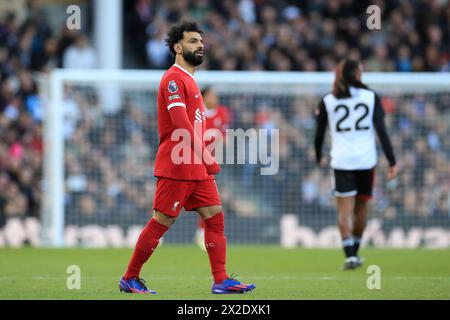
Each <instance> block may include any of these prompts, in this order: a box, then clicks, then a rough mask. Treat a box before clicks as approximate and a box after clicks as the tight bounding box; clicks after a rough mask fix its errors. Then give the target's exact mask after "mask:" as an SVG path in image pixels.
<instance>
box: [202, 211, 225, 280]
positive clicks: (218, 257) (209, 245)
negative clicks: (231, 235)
mask: <svg viewBox="0 0 450 320" xmlns="http://www.w3.org/2000/svg"><path fill="white" fill-rule="evenodd" d="M224 228H225V227H224V217H223V212H221V213H219V214H216V215H215V216H213V217H211V218H208V219H206V220H205V246H206V251H207V252H208V256H209V262H210V264H211V271H212V275H213V277H214V282H215V283H222V282H223V281H224V280H225V279H227V278H228V275H227V273H226V270H225V262H226V255H227V238H226V237H225V235H224Z"/></svg>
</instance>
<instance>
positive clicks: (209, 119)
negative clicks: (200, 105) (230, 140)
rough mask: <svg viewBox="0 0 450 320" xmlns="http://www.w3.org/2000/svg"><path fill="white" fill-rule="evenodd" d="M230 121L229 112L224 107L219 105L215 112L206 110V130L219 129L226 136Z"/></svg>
mask: <svg viewBox="0 0 450 320" xmlns="http://www.w3.org/2000/svg"><path fill="white" fill-rule="evenodd" d="M229 119H230V116H229V112H228V110H227V108H226V107H224V106H221V105H219V106H217V107H216V109H214V110H210V109H206V130H208V129H211V128H214V129H219V130H220V131H221V132H222V134H225V130H226V129H227V128H228V122H229V121H230V120H229Z"/></svg>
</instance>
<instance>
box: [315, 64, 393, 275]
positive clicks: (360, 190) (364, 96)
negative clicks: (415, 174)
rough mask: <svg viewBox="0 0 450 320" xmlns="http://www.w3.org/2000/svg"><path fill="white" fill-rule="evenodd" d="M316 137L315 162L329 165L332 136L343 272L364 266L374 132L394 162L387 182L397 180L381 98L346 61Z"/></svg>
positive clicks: (323, 106)
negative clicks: (326, 146) (327, 145)
mask: <svg viewBox="0 0 450 320" xmlns="http://www.w3.org/2000/svg"><path fill="white" fill-rule="evenodd" d="M316 115H317V130H316V137H315V149H316V160H317V162H318V163H319V164H320V165H325V163H326V160H325V158H324V157H323V156H322V145H323V140H324V136H325V131H326V128H327V125H328V127H329V129H330V133H331V168H332V169H333V172H334V184H335V186H334V191H333V192H334V196H335V197H336V202H337V209H338V221H339V230H340V233H341V237H342V246H343V249H344V253H345V256H346V259H345V263H344V266H343V269H344V270H347V269H355V268H357V267H359V266H361V265H362V259H361V258H359V256H358V249H359V244H360V242H361V238H362V236H363V232H364V228H365V226H366V216H367V202H368V201H369V200H370V199H371V197H372V188H373V183H374V177H375V166H376V164H377V152H376V145H375V132H376V133H377V135H378V138H379V140H380V142H381V146H382V148H383V151H384V153H385V155H386V158H387V160H388V162H389V169H388V180H392V179H394V178H395V177H396V176H397V171H398V169H397V165H396V161H395V156H394V152H393V150H392V145H391V142H390V140H389V136H388V134H387V131H386V126H385V124H384V111H383V106H382V105H381V100H380V98H379V97H378V95H377V94H376V93H375V92H374V91H372V90H370V89H369V88H368V87H367V86H366V85H365V84H363V83H362V82H361V66H360V64H359V63H358V62H357V61H353V60H342V61H341V62H340V63H339V65H338V67H337V70H336V77H335V81H334V86H333V92H332V93H329V94H326V95H325V96H324V97H323V98H322V99H321V101H320V103H319V106H318V109H317V111H316Z"/></svg>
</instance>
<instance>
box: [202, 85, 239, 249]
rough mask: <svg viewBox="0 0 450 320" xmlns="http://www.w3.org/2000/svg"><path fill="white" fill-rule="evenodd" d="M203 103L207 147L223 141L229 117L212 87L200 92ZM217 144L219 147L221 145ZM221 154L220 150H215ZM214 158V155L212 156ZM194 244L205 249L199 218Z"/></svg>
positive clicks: (203, 223)
mask: <svg viewBox="0 0 450 320" xmlns="http://www.w3.org/2000/svg"><path fill="white" fill-rule="evenodd" d="M202 97H203V101H204V102H205V107H206V109H205V116H206V134H205V145H206V146H208V145H209V143H211V142H212V141H218V140H219V139H221V140H222V144H223V143H224V141H225V133H226V129H227V128H228V125H229V121H230V115H229V112H228V109H227V107H225V106H223V105H220V104H219V98H218V96H217V93H216V91H215V90H214V89H213V88H212V87H205V88H203V90H202ZM222 144H219V145H222ZM214 151H216V152H217V151H219V152H221V151H222V150H215V149H214ZM213 156H214V155H213ZM194 240H195V243H196V244H197V245H198V246H199V248H200V249H202V250H206V247H205V222H204V221H203V219H202V218H201V217H199V218H198V228H197V231H196V232H195V239H194Z"/></svg>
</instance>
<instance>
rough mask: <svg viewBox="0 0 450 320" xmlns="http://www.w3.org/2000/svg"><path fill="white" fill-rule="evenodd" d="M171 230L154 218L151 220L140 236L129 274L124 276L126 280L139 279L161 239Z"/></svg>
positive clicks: (129, 266) (129, 265) (128, 269)
mask: <svg viewBox="0 0 450 320" xmlns="http://www.w3.org/2000/svg"><path fill="white" fill-rule="evenodd" d="M168 229H169V228H168V227H166V226H165V225H162V224H161V223H159V222H158V221H156V220H155V219H154V218H152V219H150V221H149V222H148V223H147V225H146V226H145V228H144V229H143V230H142V232H141V234H140V235H139V239H138V241H137V243H136V247H135V248H134V252H133V256H132V257H131V260H130V263H129V264H128V268H127V272H126V273H125V275H124V277H123V278H124V279H125V280H129V279H131V278H134V277H139V273H140V272H141V269H142V266H143V265H144V263H145V262H146V261H147V260H148V258H150V256H151V255H152V253H153V251H154V250H155V249H156V247H157V246H158V244H159V239H161V238H162V236H163V235H164V233H165V232H166V231H167V230H168Z"/></svg>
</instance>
